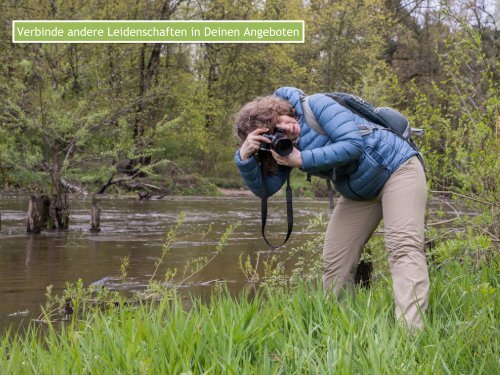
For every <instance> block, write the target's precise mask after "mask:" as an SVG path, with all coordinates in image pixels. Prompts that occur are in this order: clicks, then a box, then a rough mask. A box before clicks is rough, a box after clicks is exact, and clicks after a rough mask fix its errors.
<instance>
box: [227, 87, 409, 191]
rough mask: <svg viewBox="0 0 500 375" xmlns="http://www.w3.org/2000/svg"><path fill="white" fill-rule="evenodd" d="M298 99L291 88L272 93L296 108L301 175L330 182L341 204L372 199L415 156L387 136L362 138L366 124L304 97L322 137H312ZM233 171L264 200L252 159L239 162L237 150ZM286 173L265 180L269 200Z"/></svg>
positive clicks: (320, 98) (327, 102)
mask: <svg viewBox="0 0 500 375" xmlns="http://www.w3.org/2000/svg"><path fill="white" fill-rule="evenodd" d="M301 93H302V92H301V91H300V90H299V89H296V88H294V87H281V88H279V89H278V90H276V92H275V93H274V95H277V96H279V97H280V98H283V99H286V100H287V101H288V102H289V103H290V104H291V105H292V106H293V107H294V108H295V113H296V116H297V118H298V121H299V123H300V127H301V129H300V137H299V139H298V142H297V144H296V147H297V148H298V149H299V150H300V151H301V156H302V167H301V169H302V170H303V171H304V172H307V173H311V174H312V175H316V176H320V177H324V178H332V180H333V182H334V184H335V189H336V190H337V191H338V192H339V193H340V194H342V195H343V196H345V197H346V198H350V199H356V200H363V199H370V198H374V197H376V196H377V195H378V193H379V192H380V190H381V189H382V187H383V186H384V184H385V182H386V181H387V180H388V178H389V176H390V175H391V173H392V172H394V171H395V170H396V169H398V168H399V166H400V165H402V164H403V163H404V162H405V161H406V160H408V159H409V158H411V157H412V156H414V155H417V152H416V151H415V150H414V149H413V148H412V147H411V146H410V144H408V142H406V141H405V140H404V139H403V138H401V137H399V136H397V135H395V134H394V133H392V132H390V131H388V130H384V129H376V128H375V129H374V131H373V132H372V133H370V134H368V135H365V136H363V137H362V136H361V133H360V132H359V130H358V126H357V125H358V124H363V125H368V126H370V123H369V122H368V121H367V120H365V119H364V118H362V117H360V116H358V115H356V114H354V113H353V112H351V111H349V110H348V109H346V108H345V107H343V106H342V105H340V104H338V103H337V102H336V101H335V100H333V99H331V98H330V97H328V96H326V95H323V94H315V95H312V96H310V97H309V105H310V107H311V110H312V112H313V113H314V115H315V117H316V119H317V121H318V123H319V124H320V125H321V127H322V128H323V130H324V131H325V133H326V134H327V135H322V134H319V133H317V132H316V131H315V130H314V129H312V128H310V127H309V125H308V124H307V123H306V122H305V118H304V113H303V110H302V104H301V102H300V96H301ZM236 165H237V166H238V169H239V170H240V173H241V175H242V177H243V179H244V180H245V183H246V184H247V186H248V187H249V188H250V190H252V192H253V193H254V194H256V195H257V196H259V197H261V196H262V195H264V191H266V190H265V189H263V186H262V177H261V173H260V166H259V164H258V162H257V160H256V159H255V158H254V157H253V156H252V157H250V158H249V159H248V160H246V161H242V160H241V157H240V154H239V150H238V151H237V152H236ZM290 170H291V168H290V167H286V166H279V167H278V171H277V172H276V173H274V174H271V175H269V176H267V177H266V180H265V181H266V186H267V195H268V196H271V195H273V194H274V193H275V192H277V191H278V190H279V189H280V188H281V187H282V186H283V184H284V183H285V181H286V179H287V177H288V175H289V173H290Z"/></svg>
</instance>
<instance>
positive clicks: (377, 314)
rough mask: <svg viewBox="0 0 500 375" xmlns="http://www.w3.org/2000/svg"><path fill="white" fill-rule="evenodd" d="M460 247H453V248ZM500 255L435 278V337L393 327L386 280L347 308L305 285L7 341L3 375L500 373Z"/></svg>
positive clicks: (160, 305)
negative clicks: (499, 275) (499, 316)
mask: <svg viewBox="0 0 500 375" xmlns="http://www.w3.org/2000/svg"><path fill="white" fill-rule="evenodd" d="M449 246H451V245H449ZM498 263H499V262H498V255H495V254H493V255H492V257H490V258H489V259H487V260H485V261H484V262H482V263H481V264H478V263H477V262H476V260H475V259H474V258H463V259H458V258H457V259H456V260H454V261H447V262H446V263H442V264H440V265H439V266H436V265H435V266H434V267H433V268H432V274H431V276H432V291H431V301H430V306H431V307H430V311H429V312H428V314H427V316H426V327H425V329H424V330H422V331H420V332H416V333H414V334H410V333H409V332H408V331H407V330H406V329H405V327H404V326H403V325H402V324H400V323H399V322H397V321H395V320H394V316H393V302H392V294H391V293H392V292H391V288H390V282H389V281H388V280H387V279H381V280H380V281H378V282H377V283H376V284H375V285H374V287H373V288H372V289H370V290H364V289H360V290H358V291H357V296H356V298H354V299H346V300H343V301H341V302H338V301H337V300H336V299H335V298H333V297H332V296H330V295H328V294H326V295H325V293H324V292H323V290H321V287H319V286H318V285H319V283H314V282H305V283H302V284H298V285H297V286H296V287H294V288H281V289H279V288H274V287H270V286H265V285H264V286H263V287H261V288H259V289H258V291H257V292H256V293H255V294H252V293H250V292H249V291H248V290H247V291H243V292H242V293H241V294H240V295H238V296H234V295H231V294H230V293H229V292H228V291H227V290H224V289H223V290H222V291H219V292H214V294H213V295H212V297H211V300H210V301H208V302H207V301H202V300H201V299H199V298H194V297H193V298H192V300H191V305H190V307H189V308H186V306H185V300H184V299H182V298H181V296H180V295H179V294H177V295H175V296H174V297H173V298H172V297H171V296H172V295H171V293H169V294H166V295H168V298H164V299H162V300H161V301H159V302H158V301H156V302H147V303H141V304H138V305H134V306H126V305H124V306H122V307H120V308H110V309H104V310H103V309H98V308H95V309H88V310H86V311H87V313H85V314H84V315H83V316H80V317H79V318H78V319H77V318H73V319H72V320H71V321H70V322H64V323H61V324H59V325H57V326H56V325H50V324H49V327H48V328H47V329H43V332H41V329H40V327H39V326H37V325H35V324H33V325H31V326H30V328H29V329H28V332H27V333H26V334H25V335H23V336H18V335H17V334H15V333H12V332H11V333H7V334H6V335H4V336H3V337H1V338H0V373H2V374H54V373H74V374H89V373H90V374H105V373H124V374H131V373H133V374H160V373H161V374H180V373H186V374H190V373H192V374H212V373H213V374H220V373H224V374H226V373H227V374H404V373H407V374H459V373H462V374H493V373H497V370H498V367H499V361H498V333H499V332H498V316H497V315H498V307H499V306H498V305H499V302H498V298H495V296H497V294H498V275H497V271H498V269H499V268H498Z"/></svg>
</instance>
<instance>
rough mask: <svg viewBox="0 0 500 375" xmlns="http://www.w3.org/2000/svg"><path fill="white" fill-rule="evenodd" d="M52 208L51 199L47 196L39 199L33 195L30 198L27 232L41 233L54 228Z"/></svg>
mask: <svg viewBox="0 0 500 375" xmlns="http://www.w3.org/2000/svg"><path fill="white" fill-rule="evenodd" d="M50 206H51V204H50V198H49V197H48V196H46V195H41V196H39V197H36V196H34V195H32V196H31V197H30V200H29V204H28V219H27V224H26V232H28V233H40V232H41V231H42V230H44V229H52V228H53V224H52V220H51V216H50Z"/></svg>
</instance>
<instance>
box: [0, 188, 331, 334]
mask: <svg viewBox="0 0 500 375" xmlns="http://www.w3.org/2000/svg"><path fill="white" fill-rule="evenodd" d="M28 198H29V197H28V196H26V195H8V194H3V195H1V196H0V214H1V229H0V331H1V330H3V329H4V328H5V327H7V326H8V325H11V324H12V325H13V326H16V325H17V324H19V323H21V322H22V321H24V322H26V321H28V320H29V319H31V318H33V317H36V316H38V315H39V313H40V307H39V306H40V305H41V304H43V303H44V301H45V293H46V288H47V286H49V285H53V290H52V291H53V293H58V292H61V291H62V290H63V288H64V285H65V283H66V282H75V281H77V280H78V279H80V278H81V279H82V280H83V282H84V285H90V284H92V283H95V282H97V283H102V284H104V285H106V286H108V287H110V288H115V289H123V288H126V289H127V290H140V289H143V288H144V287H145V285H146V283H147V281H148V280H149V279H150V277H151V274H152V273H153V272H154V269H155V263H156V261H157V259H158V257H159V256H160V255H161V251H162V250H161V249H162V243H163V240H164V237H165V234H166V233H167V232H168V230H169V228H171V227H172V226H174V225H175V222H176V220H177V219H178V217H179V215H180V214H181V212H184V213H185V214H186V218H185V220H184V222H183V224H182V225H181V226H180V227H179V229H178V231H177V241H176V242H175V243H174V244H173V245H172V247H171V250H170V252H169V254H168V255H167V257H166V259H165V262H164V265H163V266H162V268H161V269H160V270H159V274H160V275H161V274H162V273H163V272H165V270H166V269H167V268H178V269H179V270H180V271H181V272H182V269H183V267H184V265H185V264H186V262H187V261H188V260H189V259H194V258H196V257H200V256H207V257H211V256H212V255H213V254H215V252H216V245H217V243H218V242H219V240H220V238H221V236H222V234H223V233H224V232H225V231H226V229H227V228H228V227H229V225H231V224H235V223H237V222H239V223H240V225H239V226H238V227H237V228H236V230H235V231H234V232H233V233H232V235H231V236H230V237H229V240H228V242H227V245H226V247H224V249H223V250H222V252H221V254H219V255H218V256H217V257H216V258H215V260H214V261H213V262H211V263H210V264H209V266H207V267H206V268H205V269H203V270H202V271H201V272H200V273H198V274H196V276H195V277H193V278H192V279H190V280H189V283H188V284H187V285H186V287H185V290H186V291H188V292H191V293H195V294H197V293H206V292H207V291H208V290H209V289H210V288H211V285H213V284H212V283H210V281H213V280H222V281H224V282H226V283H227V285H228V287H229V288H230V289H231V290H235V291H236V290H238V289H240V288H241V287H242V286H243V285H244V284H245V282H246V279H245V277H244V275H243V273H242V272H241V270H240V269H239V267H238V259H239V257H240V255H241V254H243V255H244V256H245V257H246V255H247V254H249V255H250V256H251V257H254V258H255V256H256V254H257V253H258V252H260V253H261V255H262V254H264V255H267V254H272V253H273V252H277V253H281V252H285V251H287V249H291V248H292V247H295V246H299V245H300V244H301V243H303V242H304V241H306V240H307V239H310V238H312V236H315V235H317V234H318V233H315V232H314V230H312V231H311V230H306V228H307V225H308V223H309V220H310V219H313V218H314V217H315V216H316V215H317V214H319V213H323V214H326V215H328V213H329V208H328V201H327V199H323V198H296V199H294V223H295V224H294V232H293V234H292V237H291V239H290V240H289V241H288V243H287V245H286V246H285V247H284V248H282V249H280V250H270V249H269V248H268V247H267V245H266V244H265V243H264V241H263V240H262V237H261V234H260V225H261V224H260V200H258V199H257V198H254V197H166V198H163V199H161V200H149V201H139V200H137V199H136V198H113V197H104V198H103V200H102V215H101V232H100V233H98V234H94V233H91V232H89V228H90V212H91V202H90V199H75V201H74V202H73V203H72V206H71V222H70V229H69V230H67V231H47V232H42V233H41V234H38V235H33V234H28V233H26V212H27V207H28ZM269 205H270V206H269V213H270V217H269V220H268V228H267V231H266V232H267V233H269V236H268V237H269V238H270V239H271V240H272V241H274V242H275V243H278V242H280V241H282V240H283V238H284V235H285V233H286V211H285V202H284V200H283V198H276V199H272V200H271V201H270V203H269ZM126 256H128V257H129V259H130V265H129V266H128V268H127V279H126V280H127V282H126V283H125V284H123V283H121V282H120V281H119V279H120V275H121V272H120V265H121V262H122V259H123V258H124V257H126Z"/></svg>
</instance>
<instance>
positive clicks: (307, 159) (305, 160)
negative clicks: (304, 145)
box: [300, 150, 315, 172]
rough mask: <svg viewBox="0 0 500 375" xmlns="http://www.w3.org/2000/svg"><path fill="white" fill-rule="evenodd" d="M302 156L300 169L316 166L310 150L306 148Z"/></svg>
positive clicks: (305, 169)
mask: <svg viewBox="0 0 500 375" xmlns="http://www.w3.org/2000/svg"><path fill="white" fill-rule="evenodd" d="M300 156H301V157H302V167H301V168H300V169H302V170H303V171H304V172H308V171H310V170H313V169H314V167H315V165H314V156H313V153H312V152H311V151H310V150H304V151H302V152H301V155H300Z"/></svg>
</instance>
